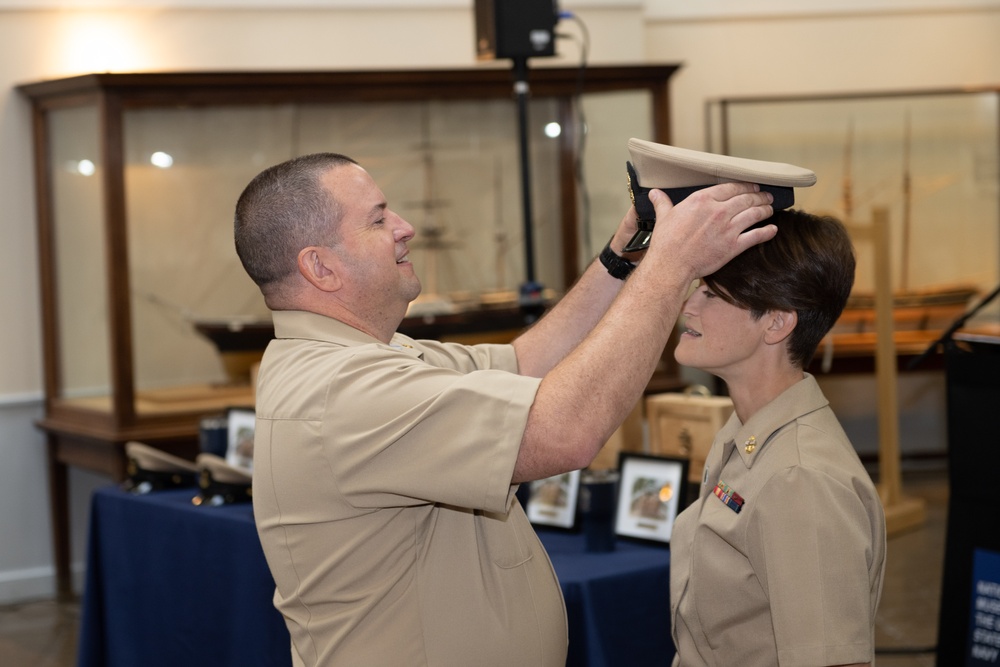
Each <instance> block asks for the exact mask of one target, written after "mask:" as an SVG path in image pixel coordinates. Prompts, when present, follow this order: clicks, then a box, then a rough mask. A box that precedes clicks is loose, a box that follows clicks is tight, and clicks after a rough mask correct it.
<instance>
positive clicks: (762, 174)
mask: <svg viewBox="0 0 1000 667" xmlns="http://www.w3.org/2000/svg"><path fill="white" fill-rule="evenodd" d="M628 151H629V156H630V158H631V161H630V162H628V163H626V169H627V171H628V181H629V192H630V194H631V196H632V203H633V204H634V205H635V209H636V213H638V215H639V232H638V233H637V234H636V235H635V236H634V237H633V239H632V240H631V241H629V243H628V245H627V246H626V247H625V251H626V252H632V251H635V250H641V249H643V248H645V247H646V246H648V245H649V238H650V236H651V235H652V231H653V224H654V223H655V222H656V211H655V210H654V209H653V204H652V202H650V201H649V191H650V190H662V191H663V192H665V193H666V194H667V196H668V197H670V201H671V202H673V203H674V204H678V203H680V202H681V201H683V200H684V199H685V198H686V197H688V196H689V195H691V194H692V193H694V192H697V191H698V190H701V189H703V188H707V187H711V186H713V185H718V184H719V183H733V182H745V183H756V184H758V185H760V187H761V190H765V191H767V192H770V193H771V195H772V196H773V197H774V203H773V204H772V206H773V207H774V208H775V209H776V210H777V209H785V208H789V207H791V206H792V205H793V204H795V190H794V188H805V187H809V186H811V185H813V184H815V183H816V174H815V173H814V172H813V171H811V170H809V169H805V168H804V167H797V166H795V165H792V164H786V163H784V162H766V161H764V160H751V159H748V158H741V157H733V156H730V155H718V154H715V153H704V152H702V151H693V150H689V149H687V148H678V147H677V146H668V145H667V144H657V143H654V142H652V141H644V140H642V139H635V138H632V139H629V140H628Z"/></svg>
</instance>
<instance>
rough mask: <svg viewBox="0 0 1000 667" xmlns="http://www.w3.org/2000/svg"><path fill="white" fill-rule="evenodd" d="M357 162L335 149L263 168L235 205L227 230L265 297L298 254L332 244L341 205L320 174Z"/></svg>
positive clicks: (290, 271)
mask: <svg viewBox="0 0 1000 667" xmlns="http://www.w3.org/2000/svg"><path fill="white" fill-rule="evenodd" d="M347 164H357V163H356V162H355V161H354V160H352V159H351V158H349V157H347V156H345V155H340V154H339V153H315V154H312V155H304V156H302V157H297V158H293V159H291V160H288V161H286V162H282V163H281V164H278V165H275V166H273V167H269V168H268V169H265V170H264V171H262V172H261V173H260V174H258V175H257V176H256V177H254V179H253V180H252V181H250V183H249V185H247V186H246V188H245V189H244V190H243V194H241V195H240V198H239V200H238V201H237V203H236V215H235V218H234V221H233V233H234V238H235V241H236V253H237V254H238V255H239V257H240V261H241V262H242V263H243V268H244V269H246V272H247V273H248V274H249V275H250V278H252V279H253V281H254V282H255V283H257V286H258V287H260V288H261V291H262V292H264V294H265V296H267V294H268V292H269V291H270V290H272V289H273V288H274V287H275V285H276V284H278V283H280V282H281V281H282V280H283V279H284V278H286V277H287V276H289V275H291V274H293V273H294V272H295V271H296V265H297V261H298V254H299V251H300V250H302V248H306V247H308V246H311V245H325V246H329V245H333V244H334V242H335V241H336V229H337V224H336V223H337V222H339V220H340V216H341V207H340V204H339V203H338V202H337V200H336V198H335V197H333V196H332V194H331V193H330V192H329V191H328V190H327V189H326V187H325V186H324V184H323V182H322V176H323V175H324V174H325V173H326V172H328V171H329V170H330V169H332V168H334V167H338V166H342V165H347Z"/></svg>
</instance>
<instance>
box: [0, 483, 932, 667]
mask: <svg viewBox="0 0 1000 667" xmlns="http://www.w3.org/2000/svg"><path fill="white" fill-rule="evenodd" d="M903 491H904V493H905V494H907V495H909V496H913V497H917V498H923V499H924V500H925V501H926V502H927V521H926V522H925V523H924V524H923V525H922V526H921V527H919V528H916V529H914V530H912V531H908V532H905V533H901V534H898V535H894V536H892V537H891V538H890V539H889V554H888V563H887V566H886V576H885V582H884V586H883V593H882V603H881V605H880V607H879V613H878V619H877V623H876V637H875V640H876V648H877V655H876V662H877V664H878V665H879V667H933V665H934V664H935V654H934V646H935V645H936V643H937V623H938V608H939V604H940V598H941V591H940V587H941V567H942V562H943V559H944V529H945V521H946V510H947V501H948V483H947V475H946V472H945V471H944V470H943V469H941V468H935V469H930V470H923V471H909V472H907V473H905V475H904V478H903ZM79 621H80V607H79V604H77V603H67V604H59V603H56V602H53V601H51V600H42V601H36V602H28V603H24V604H19V605H13V606H8V607H0V665H3V666H4V667H70V666H71V665H74V664H75V663H76V643H77V633H78V629H79Z"/></svg>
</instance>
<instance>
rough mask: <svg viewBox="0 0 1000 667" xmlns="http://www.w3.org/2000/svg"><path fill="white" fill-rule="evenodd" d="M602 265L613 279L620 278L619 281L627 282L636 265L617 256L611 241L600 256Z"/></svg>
mask: <svg viewBox="0 0 1000 667" xmlns="http://www.w3.org/2000/svg"><path fill="white" fill-rule="evenodd" d="M600 260H601V264H603V265H604V268H605V269H607V270H608V273H610V274H611V276H612V277H613V278H618V280H625V279H626V278H628V275H629V274H630V273H632V271H634V270H635V264H633V263H632V262H630V261H628V260H627V259H625V258H624V257H621V256H620V255H618V254H616V253H615V251H614V250H612V249H611V241H610V240H609V241H608V244H607V245H606V246H604V250H602V251H601V255H600Z"/></svg>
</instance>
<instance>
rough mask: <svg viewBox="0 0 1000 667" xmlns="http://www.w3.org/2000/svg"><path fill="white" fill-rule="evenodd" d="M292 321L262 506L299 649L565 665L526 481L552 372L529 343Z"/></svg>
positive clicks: (273, 401) (257, 512)
mask: <svg viewBox="0 0 1000 667" xmlns="http://www.w3.org/2000/svg"><path fill="white" fill-rule="evenodd" d="M274 324H275V333H276V339H275V340H274V341H272V342H271V343H270V344H269V346H268V348H267V351H266V353H265V354H264V359H263V361H262V363H261V367H260V371H259V374H258V384H257V399H256V410H257V427H256V435H255V450H254V478H253V498H254V516H255V520H256V523H257V530H258V533H259V535H260V541H261V544H262V545H263V548H264V554H265V556H266V557H267V562H268V565H269V567H270V569H271V573H272V574H273V576H274V580H275V584H276V587H275V594H274V604H275V606H276V607H277V608H278V609H279V610H280V611H281V613H282V614H283V615H284V617H285V622H286V625H287V626H288V630H289V632H290V633H291V637H292V659H293V662H294V663H295V664H297V665H301V664H305V665H322V666H324V667H327V666H330V665H348V666H350V667H363V666H365V665H372V666H378V667H385V666H386V665H406V666H407V667H413V666H418V665H445V666H450V665H456V666H462V667H467V666H474V665H483V666H492V665H518V666H527V665H531V666H533V667H534V666H543V665H560V666H561V665H564V664H565V661H566V652H567V645H568V640H567V636H568V634H567V626H566V612H565V607H564V605H563V600H562V592H561V589H560V587H559V583H558V581H557V580H556V576H555V572H554V571H553V569H552V565H551V563H550V562H549V559H548V556H547V555H546V553H545V550H544V548H543V547H542V545H541V543H540V542H539V541H538V538H537V537H536V535H535V533H534V530H533V529H532V527H531V524H530V523H529V522H528V520H527V518H526V517H525V515H524V512H523V511H522V510H521V506H520V505H519V504H518V503H517V502H516V500H515V499H514V491H515V490H516V487H512V486H511V483H510V480H511V476H512V474H513V469H514V462H515V460H516V458H517V452H518V448H519V446H520V442H521V437H522V435H523V432H524V426H525V423H526V421H527V416H528V409H529V408H530V406H531V404H532V401H533V400H534V396H535V392H536V391H537V389H538V384H539V382H540V380H538V379H537V378H530V377H523V376H520V375H517V374H516V370H517V361H516V357H515V355H514V351H513V348H512V347H510V346H509V345H481V346H473V347H467V346H462V345H456V344H442V343H435V342H432V341H414V340H412V339H410V338H408V337H406V336H402V335H399V334H397V335H396V336H395V337H394V338H393V341H392V344H391V345H386V344H384V343H381V342H379V341H377V340H375V339H373V338H371V337H369V336H368V335H366V334H364V333H362V332H360V331H358V330H356V329H352V328H351V327H349V326H347V325H345V324H342V323H340V322H338V321H336V320H333V319H329V318H326V317H321V316H319V315H315V314H311V313H305V312H287V311H286V312H276V313H274Z"/></svg>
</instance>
